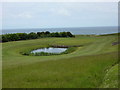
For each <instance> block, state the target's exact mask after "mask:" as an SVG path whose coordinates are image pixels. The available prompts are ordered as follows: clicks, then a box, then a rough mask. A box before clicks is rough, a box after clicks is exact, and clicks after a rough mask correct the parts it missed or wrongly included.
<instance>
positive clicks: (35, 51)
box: [31, 47, 67, 53]
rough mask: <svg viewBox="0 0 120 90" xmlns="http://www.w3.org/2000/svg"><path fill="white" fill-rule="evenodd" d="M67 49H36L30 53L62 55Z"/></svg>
mask: <svg viewBox="0 0 120 90" xmlns="http://www.w3.org/2000/svg"><path fill="white" fill-rule="evenodd" d="M66 50H67V48H53V47H49V48H41V49H36V50H33V51H32V52H31V53H40V52H45V53H62V52H64V51H66Z"/></svg>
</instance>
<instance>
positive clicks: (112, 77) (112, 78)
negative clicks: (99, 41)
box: [101, 64, 118, 88]
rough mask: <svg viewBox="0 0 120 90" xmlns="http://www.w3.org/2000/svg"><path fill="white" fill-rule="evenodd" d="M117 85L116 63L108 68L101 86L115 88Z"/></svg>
mask: <svg viewBox="0 0 120 90" xmlns="http://www.w3.org/2000/svg"><path fill="white" fill-rule="evenodd" d="M116 87H118V64H116V65H115V66H113V67H112V68H110V70H108V72H107V74H106V75H105V78H104V82H103V84H102V85H101V88H116Z"/></svg>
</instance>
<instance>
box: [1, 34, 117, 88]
mask: <svg viewBox="0 0 120 90" xmlns="http://www.w3.org/2000/svg"><path fill="white" fill-rule="evenodd" d="M117 40H118V35H117V34H110V35H103V36H102V35H76V36H75V37H68V38H57V37H49V38H47V37H46V38H39V39H32V40H21V41H11V42H5V43H0V44H2V87H3V88H118V81H117V80H118V46H119V45H118V44H117V45H112V43H114V42H117ZM53 44H54V45H67V46H70V45H81V46H80V47H76V49H75V50H74V51H73V52H70V53H67V54H60V55H50V56H30V55H22V54H21V53H23V52H27V51H30V50H33V49H37V48H44V47H48V46H49V45H53Z"/></svg>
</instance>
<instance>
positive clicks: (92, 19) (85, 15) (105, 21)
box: [2, 2, 118, 29]
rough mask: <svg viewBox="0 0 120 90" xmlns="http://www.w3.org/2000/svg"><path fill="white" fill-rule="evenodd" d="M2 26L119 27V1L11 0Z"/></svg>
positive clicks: (4, 13) (3, 14)
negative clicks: (26, 0)
mask: <svg viewBox="0 0 120 90" xmlns="http://www.w3.org/2000/svg"><path fill="white" fill-rule="evenodd" d="M2 16H3V17H2V18H3V19H2V21H3V22H2V25H3V26H2V27H3V29H12V28H14V29H15V28H56V27H57V28H59V27H95V26H117V24H118V3H117V2H96V3H95V2H84V3H83V2H69V3H68V2H63V3H62V2H61V3H60V2H43V3H42V2H38V3H37V2H34V3H33V2H26V3H25V2H18V3H15V2H11V3H3V5H2Z"/></svg>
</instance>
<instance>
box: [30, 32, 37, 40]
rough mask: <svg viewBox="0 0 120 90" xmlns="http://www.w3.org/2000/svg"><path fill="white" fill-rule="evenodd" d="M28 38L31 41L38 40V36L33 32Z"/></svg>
mask: <svg viewBox="0 0 120 90" xmlns="http://www.w3.org/2000/svg"><path fill="white" fill-rule="evenodd" d="M28 38H29V39H36V38H38V35H37V34H36V33H34V32H31V33H29V34H28Z"/></svg>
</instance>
